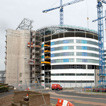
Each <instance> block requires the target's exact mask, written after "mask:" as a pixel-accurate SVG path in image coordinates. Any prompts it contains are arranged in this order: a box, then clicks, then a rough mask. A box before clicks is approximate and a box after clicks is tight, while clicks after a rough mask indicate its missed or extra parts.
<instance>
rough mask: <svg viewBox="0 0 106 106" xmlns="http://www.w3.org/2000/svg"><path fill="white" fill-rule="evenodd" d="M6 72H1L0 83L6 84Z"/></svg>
mask: <svg viewBox="0 0 106 106" xmlns="http://www.w3.org/2000/svg"><path fill="white" fill-rule="evenodd" d="M5 78H6V76H5V70H0V83H5Z"/></svg>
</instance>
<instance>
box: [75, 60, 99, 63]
mask: <svg viewBox="0 0 106 106" xmlns="http://www.w3.org/2000/svg"><path fill="white" fill-rule="evenodd" d="M76 62H83V63H98V64H99V60H94V59H76Z"/></svg>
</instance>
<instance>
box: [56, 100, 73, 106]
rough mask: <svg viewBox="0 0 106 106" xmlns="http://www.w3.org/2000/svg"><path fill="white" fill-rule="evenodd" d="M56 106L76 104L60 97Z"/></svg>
mask: <svg viewBox="0 0 106 106" xmlns="http://www.w3.org/2000/svg"><path fill="white" fill-rule="evenodd" d="M56 106H74V105H73V104H72V103H70V102H68V101H67V100H63V99H58V101H57V104H56Z"/></svg>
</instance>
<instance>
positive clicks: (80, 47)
mask: <svg viewBox="0 0 106 106" xmlns="http://www.w3.org/2000/svg"><path fill="white" fill-rule="evenodd" d="M76 49H78V50H92V51H99V49H98V48H95V47H87V46H77V47H76Z"/></svg>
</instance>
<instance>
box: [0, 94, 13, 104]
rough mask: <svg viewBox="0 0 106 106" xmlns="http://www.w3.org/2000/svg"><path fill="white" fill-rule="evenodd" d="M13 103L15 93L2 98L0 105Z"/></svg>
mask: <svg viewBox="0 0 106 106" xmlns="http://www.w3.org/2000/svg"><path fill="white" fill-rule="evenodd" d="M12 103H13V94H10V95H8V96H5V97H2V98H0V106H11V104H12Z"/></svg>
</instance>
